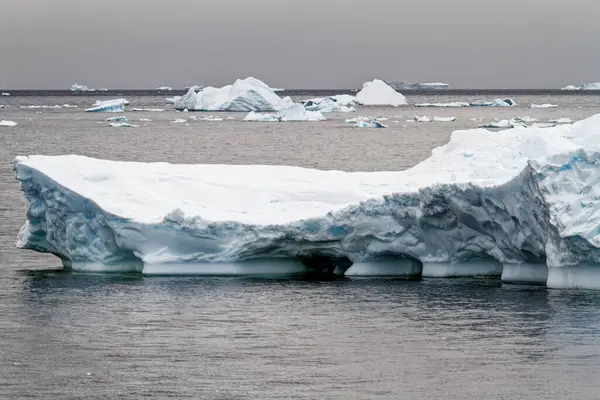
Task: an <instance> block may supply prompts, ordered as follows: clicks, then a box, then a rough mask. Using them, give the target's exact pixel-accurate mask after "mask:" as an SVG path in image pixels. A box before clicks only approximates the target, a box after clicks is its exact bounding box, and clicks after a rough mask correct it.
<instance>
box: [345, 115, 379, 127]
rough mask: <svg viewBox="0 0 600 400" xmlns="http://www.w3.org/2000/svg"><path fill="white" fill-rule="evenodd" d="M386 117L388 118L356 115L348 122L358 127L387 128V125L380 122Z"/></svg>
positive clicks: (347, 121)
mask: <svg viewBox="0 0 600 400" xmlns="http://www.w3.org/2000/svg"><path fill="white" fill-rule="evenodd" d="M386 119H387V118H375V117H356V118H349V119H347V120H346V123H347V124H352V125H353V126H354V127H356V128H387V125H384V124H382V123H381V122H380V121H384V120H386Z"/></svg>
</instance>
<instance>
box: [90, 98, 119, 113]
mask: <svg viewBox="0 0 600 400" xmlns="http://www.w3.org/2000/svg"><path fill="white" fill-rule="evenodd" d="M126 104H129V102H128V101H127V100H125V99H114V100H104V101H101V100H98V101H96V103H94V106H93V107H90V108H87V109H86V110H85V111H86V112H124V111H125V105H126Z"/></svg>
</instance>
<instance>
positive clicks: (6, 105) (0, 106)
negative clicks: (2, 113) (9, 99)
mask: <svg viewBox="0 0 600 400" xmlns="http://www.w3.org/2000/svg"><path fill="white" fill-rule="evenodd" d="M0 108H10V106H9V105H8V104H0Z"/></svg>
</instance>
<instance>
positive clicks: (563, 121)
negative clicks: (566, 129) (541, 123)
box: [548, 118, 573, 124]
mask: <svg viewBox="0 0 600 400" xmlns="http://www.w3.org/2000/svg"><path fill="white" fill-rule="evenodd" d="M548 122H550V123H551V124H572V123H573V120H572V119H571V118H557V119H551V120H550V121H548Z"/></svg>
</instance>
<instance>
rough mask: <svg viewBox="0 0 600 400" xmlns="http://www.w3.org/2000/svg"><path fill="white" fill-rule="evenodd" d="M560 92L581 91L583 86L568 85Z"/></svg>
mask: <svg viewBox="0 0 600 400" xmlns="http://www.w3.org/2000/svg"><path fill="white" fill-rule="evenodd" d="M560 90H567V91H573V90H581V86H574V85H567V86H565V87H562V88H560Z"/></svg>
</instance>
